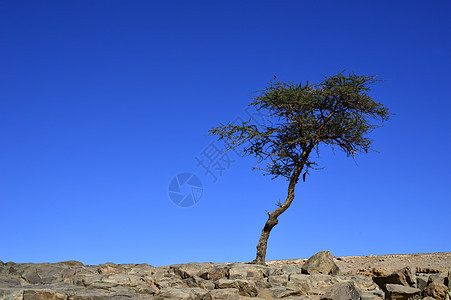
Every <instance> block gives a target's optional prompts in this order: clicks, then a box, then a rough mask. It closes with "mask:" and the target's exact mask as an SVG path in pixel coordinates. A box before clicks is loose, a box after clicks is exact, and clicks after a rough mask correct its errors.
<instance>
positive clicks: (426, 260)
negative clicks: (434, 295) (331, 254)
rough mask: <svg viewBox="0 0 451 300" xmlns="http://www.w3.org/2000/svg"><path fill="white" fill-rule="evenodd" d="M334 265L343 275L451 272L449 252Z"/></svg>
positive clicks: (300, 261)
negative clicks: (412, 271)
mask: <svg viewBox="0 0 451 300" xmlns="http://www.w3.org/2000/svg"><path fill="white" fill-rule="evenodd" d="M334 260H335V263H336V264H337V265H338V267H339V268H340V270H341V271H342V273H344V274H365V275H371V274H374V275H377V274H378V273H382V274H384V273H391V272H393V271H397V270H399V269H402V268H404V267H412V268H413V269H414V270H417V272H424V273H438V272H447V271H451V252H438V253H417V254H388V255H370V256H343V257H335V258H334ZM305 261H307V259H288V260H276V261H267V262H266V263H267V264H268V265H273V266H281V265H299V266H302V265H303V263H304V262H305Z"/></svg>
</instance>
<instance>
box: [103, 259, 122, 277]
mask: <svg viewBox="0 0 451 300" xmlns="http://www.w3.org/2000/svg"><path fill="white" fill-rule="evenodd" d="M123 272H124V268H123V267H121V266H118V265H116V264H115V263H112V262H109V263H105V264H100V265H99V273H100V274H103V275H111V274H120V273H123Z"/></svg>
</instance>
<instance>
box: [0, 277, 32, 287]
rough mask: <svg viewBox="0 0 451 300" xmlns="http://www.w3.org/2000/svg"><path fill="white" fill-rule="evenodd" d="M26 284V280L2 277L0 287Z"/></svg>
mask: <svg viewBox="0 0 451 300" xmlns="http://www.w3.org/2000/svg"><path fill="white" fill-rule="evenodd" d="M24 284H26V282H25V281H24V280H21V279H19V278H14V277H9V276H8V277H0V287H1V286H3V287H20V286H22V285H24Z"/></svg>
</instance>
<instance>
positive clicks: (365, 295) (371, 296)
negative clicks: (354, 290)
mask: <svg viewBox="0 0 451 300" xmlns="http://www.w3.org/2000/svg"><path fill="white" fill-rule="evenodd" d="M360 297H361V299H362V300H383V299H385V293H384V292H383V291H381V290H373V291H360Z"/></svg>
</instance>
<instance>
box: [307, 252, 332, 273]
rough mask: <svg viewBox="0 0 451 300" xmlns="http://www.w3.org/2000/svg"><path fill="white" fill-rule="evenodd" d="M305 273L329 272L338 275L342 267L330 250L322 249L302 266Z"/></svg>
mask: <svg viewBox="0 0 451 300" xmlns="http://www.w3.org/2000/svg"><path fill="white" fill-rule="evenodd" d="M301 271H302V273H303V274H310V275H312V274H327V275H337V274H339V272H340V269H339V268H338V266H337V265H336V264H335V262H334V260H333V256H332V254H331V253H330V252H329V251H321V252H318V253H316V254H315V255H313V256H312V257H310V258H309V259H308V260H307V261H306V262H305V264H304V265H303V266H302V268H301Z"/></svg>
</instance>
